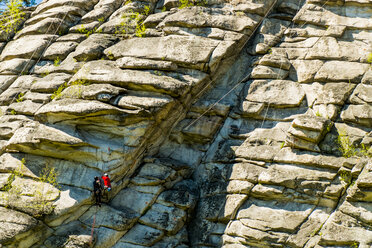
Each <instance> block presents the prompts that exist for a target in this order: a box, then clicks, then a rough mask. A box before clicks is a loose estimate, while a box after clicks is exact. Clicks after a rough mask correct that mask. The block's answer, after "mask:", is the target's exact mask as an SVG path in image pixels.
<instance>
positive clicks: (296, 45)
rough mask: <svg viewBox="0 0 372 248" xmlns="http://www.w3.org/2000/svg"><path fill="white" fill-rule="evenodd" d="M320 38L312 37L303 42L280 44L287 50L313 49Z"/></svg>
mask: <svg viewBox="0 0 372 248" xmlns="http://www.w3.org/2000/svg"><path fill="white" fill-rule="evenodd" d="M319 39H320V38H319V37H310V38H307V39H306V40H303V41H298V42H283V43H281V44H280V47H285V48H311V47H313V46H314V45H315V44H316V43H317V42H318V41H319Z"/></svg>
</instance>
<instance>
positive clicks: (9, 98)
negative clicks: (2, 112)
mask: <svg viewBox="0 0 372 248" xmlns="http://www.w3.org/2000/svg"><path fill="white" fill-rule="evenodd" d="M26 91H27V90H25V89H19V88H8V89H7V90H6V91H4V92H3V93H2V94H1V95H0V103H1V104H2V105H8V106H9V104H10V103H12V102H16V101H17V99H18V96H19V95H20V94H24V93H25V92H26Z"/></svg>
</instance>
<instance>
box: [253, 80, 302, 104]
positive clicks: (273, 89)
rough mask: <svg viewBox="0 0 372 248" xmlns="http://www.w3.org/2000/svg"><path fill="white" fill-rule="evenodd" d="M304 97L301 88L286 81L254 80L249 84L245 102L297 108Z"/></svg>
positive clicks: (294, 83)
mask: <svg viewBox="0 0 372 248" xmlns="http://www.w3.org/2000/svg"><path fill="white" fill-rule="evenodd" d="M304 97H305V93H304V92H303V90H302V88H301V86H300V85H299V84H298V83H296V82H293V81H288V80H272V81H267V80H255V81H253V82H252V83H251V85H250V87H249V90H248V95H247V96H246V100H248V101H252V102H259V103H265V104H270V105H271V106H272V107H294V106H299V105H300V104H301V102H302V100H303V98H304Z"/></svg>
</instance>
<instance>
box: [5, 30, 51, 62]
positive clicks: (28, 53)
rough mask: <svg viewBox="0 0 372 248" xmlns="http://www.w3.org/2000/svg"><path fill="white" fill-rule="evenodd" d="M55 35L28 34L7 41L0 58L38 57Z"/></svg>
mask: <svg viewBox="0 0 372 248" xmlns="http://www.w3.org/2000/svg"><path fill="white" fill-rule="evenodd" d="M57 37H58V36H56V35H29V36H24V37H21V38H19V39H17V40H13V41H11V42H9V43H8V44H7V45H6V46H5V48H4V50H3V52H2V53H1V56H0V59H1V60H9V59H12V58H24V59H38V58H39V57H40V56H41V53H42V52H43V51H44V49H45V48H46V46H47V45H48V44H49V42H51V41H54V40H55V39H56V38H57Z"/></svg>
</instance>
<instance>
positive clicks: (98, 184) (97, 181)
mask: <svg viewBox="0 0 372 248" xmlns="http://www.w3.org/2000/svg"><path fill="white" fill-rule="evenodd" d="M102 181H103V180H102V179H101V178H99V177H94V181H93V193H94V198H95V200H96V204H97V205H98V206H100V207H101V203H102V200H101V197H102V189H103V182H102Z"/></svg>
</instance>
